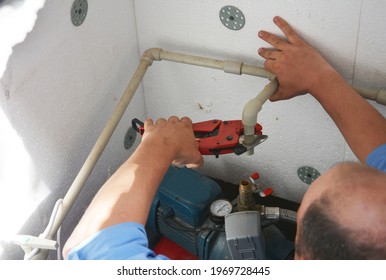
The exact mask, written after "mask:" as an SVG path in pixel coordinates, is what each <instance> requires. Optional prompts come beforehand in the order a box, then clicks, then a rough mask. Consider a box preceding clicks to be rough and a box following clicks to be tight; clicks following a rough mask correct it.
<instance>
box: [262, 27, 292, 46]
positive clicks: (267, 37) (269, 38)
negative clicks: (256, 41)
mask: <svg viewBox="0 0 386 280" xmlns="http://www.w3.org/2000/svg"><path fill="white" fill-rule="evenodd" d="M258 35H259V37H260V38H261V39H263V40H264V41H266V42H267V43H268V44H270V45H271V46H273V47H274V48H275V49H278V50H282V49H283V48H285V46H286V45H288V43H287V42H286V41H284V40H283V39H281V38H279V37H278V36H276V35H273V34H271V33H269V32H267V31H260V32H259V34H258Z"/></svg>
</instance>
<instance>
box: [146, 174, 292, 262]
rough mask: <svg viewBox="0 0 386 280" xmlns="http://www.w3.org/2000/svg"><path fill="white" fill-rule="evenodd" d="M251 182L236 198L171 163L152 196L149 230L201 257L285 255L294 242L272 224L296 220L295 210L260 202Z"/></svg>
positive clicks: (227, 257)
mask: <svg viewBox="0 0 386 280" xmlns="http://www.w3.org/2000/svg"><path fill="white" fill-rule="evenodd" d="M249 184H250V182H249V181H248V180H243V181H242V182H241V184H240V194H239V195H238V196H237V197H236V198H235V199H234V200H232V201H231V200H228V199H227V198H225V196H224V193H223V191H222V188H221V186H220V185H219V184H218V183H217V182H216V181H214V180H212V179H210V178H208V177H206V176H204V175H202V174H201V173H199V172H197V171H195V170H191V169H188V168H177V167H170V168H169V170H168V172H167V174H166V175H165V177H164V179H163V181H162V182H161V184H160V186H159V189H158V191H157V194H156V196H155V198H154V200H153V203H152V206H151V209H150V213H149V218H148V221H147V225H146V227H147V230H148V233H149V234H151V235H154V236H157V237H158V238H161V237H166V238H167V239H169V240H171V241H172V242H174V243H176V244H178V245H179V246H181V247H182V248H184V249H185V250H187V251H188V252H189V253H190V254H192V255H194V256H196V257H197V258H198V259H201V260H221V259H286V258H287V257H288V256H289V255H291V253H293V250H294V245H293V240H289V239H288V238H286V237H285V235H284V234H283V233H282V232H281V231H280V230H279V229H278V228H277V227H275V226H273V225H272V224H273V223H274V222H276V221H278V220H280V219H282V220H283V219H284V220H287V221H289V222H296V212H293V211H290V210H286V209H280V208H279V207H265V206H263V205H256V204H255V203H253V198H252V192H249V191H248V186H249ZM163 253H164V254H165V255H167V252H163Z"/></svg>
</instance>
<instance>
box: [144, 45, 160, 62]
mask: <svg viewBox="0 0 386 280" xmlns="http://www.w3.org/2000/svg"><path fill="white" fill-rule="evenodd" d="M161 51H162V49H160V48H150V49H147V50H146V51H145V52H144V53H143V54H142V57H141V60H145V61H148V62H149V64H150V65H152V64H153V61H154V60H157V61H160V60H161Z"/></svg>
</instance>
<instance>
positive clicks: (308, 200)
mask: <svg viewBox="0 0 386 280" xmlns="http://www.w3.org/2000/svg"><path fill="white" fill-rule="evenodd" d="M295 243H296V245H295V246H296V258H298V259H386V174H385V173H383V172H381V171H378V170H376V169H373V168H371V167H367V166H364V165H361V164H356V163H343V164H339V165H337V166H335V167H333V168H332V169H331V170H329V171H328V172H326V173H325V174H324V175H322V176H320V177H319V178H318V179H317V180H316V181H315V182H314V183H313V184H312V185H311V186H310V188H309V189H308V191H307V192H306V194H305V195H304V198H303V201H302V204H301V206H300V208H299V211H298V228H297V235H296V241H295Z"/></svg>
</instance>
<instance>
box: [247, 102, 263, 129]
mask: <svg viewBox="0 0 386 280" xmlns="http://www.w3.org/2000/svg"><path fill="white" fill-rule="evenodd" d="M262 107H263V103H262V102H261V101H260V99H259V98H253V99H251V100H249V101H248V102H247V104H245V106H244V110H243V114H242V123H243V125H244V126H255V124H256V122H257V114H258V113H259V112H260V111H261V109H262Z"/></svg>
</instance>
